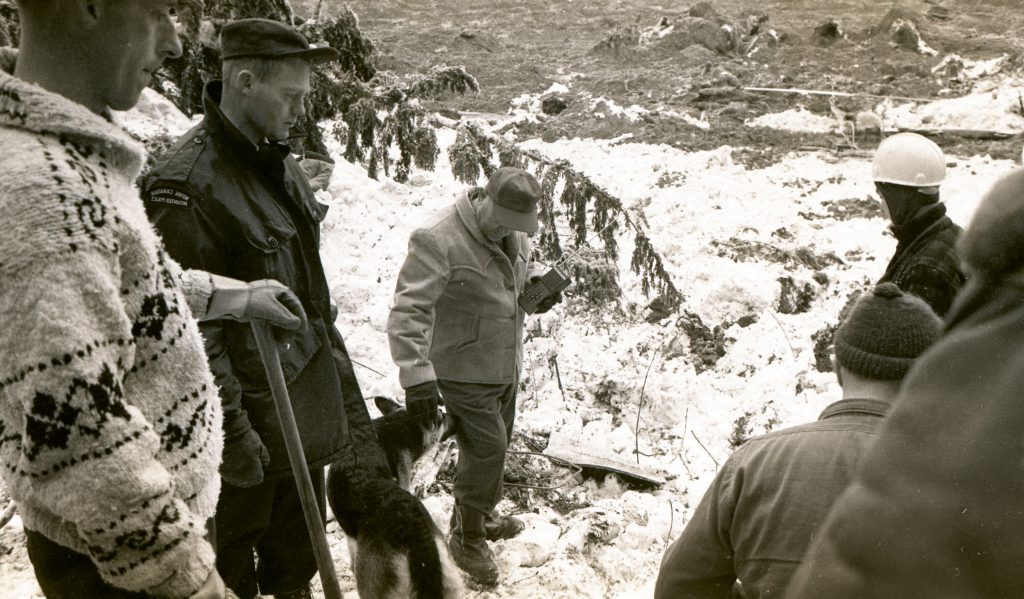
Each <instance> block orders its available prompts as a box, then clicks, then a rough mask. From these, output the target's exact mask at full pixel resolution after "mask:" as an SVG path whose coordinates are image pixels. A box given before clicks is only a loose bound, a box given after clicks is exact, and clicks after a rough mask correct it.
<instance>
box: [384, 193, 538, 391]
mask: <svg viewBox="0 0 1024 599" xmlns="http://www.w3.org/2000/svg"><path fill="white" fill-rule="evenodd" d="M484 193H485V192H484V190H482V189H479V188H477V189H473V190H472V191H470V192H469V193H467V194H466V195H463V196H461V197H460V198H459V199H458V200H457V201H456V202H455V204H454V205H452V206H449V207H448V208H445V209H444V210H442V211H440V212H438V213H437V214H435V215H434V216H433V217H432V218H431V219H430V220H429V221H428V222H427V223H426V224H424V225H423V226H422V227H420V228H419V229H416V230H415V231H414V232H413V234H412V236H411V237H410V239H409V253H408V254H407V256H406V259H405V263H404V264H403V265H402V269H401V271H400V272H399V274H398V284H397V285H396V288H395V300H394V306H393V307H392V309H391V314H390V316H389V317H388V341H389V342H390V344H391V355H392V357H393V358H394V360H395V363H396V364H397V365H398V368H399V375H398V376H399V381H400V382H401V384H402V387H406V388H408V387H410V386H412V385H417V384H420V383H424V382H427V381H432V380H436V379H438V378H440V379H445V380H450V381H458V382H466V383H513V382H515V381H516V380H517V379H516V377H517V375H518V374H519V370H520V368H521V365H522V360H523V356H522V353H523V319H524V317H525V313H524V312H523V310H522V309H521V308H520V307H519V304H518V303H517V299H518V297H519V294H520V292H522V290H523V287H524V285H525V283H526V281H527V277H528V276H533V275H534V274H539V272H537V271H538V270H539V268H540V267H539V266H536V265H533V264H530V262H529V259H530V251H531V250H530V238H529V237H528V236H527V235H526V233H522V232H519V231H515V232H513V233H512V234H510V235H509V236H508V237H506V238H505V239H504V240H503V244H502V245H499V244H497V243H494V242H492V241H490V240H488V239H487V238H486V237H484V234H483V232H481V230H480V226H479V224H477V218H476V210H475V209H474V207H473V204H472V201H471V200H472V199H473V198H477V197H482V196H483V194H484Z"/></svg>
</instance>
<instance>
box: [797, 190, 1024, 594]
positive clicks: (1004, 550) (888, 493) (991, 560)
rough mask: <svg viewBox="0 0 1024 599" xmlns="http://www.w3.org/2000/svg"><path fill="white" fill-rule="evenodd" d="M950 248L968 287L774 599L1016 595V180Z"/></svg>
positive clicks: (1021, 584)
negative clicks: (961, 262)
mask: <svg viewBox="0 0 1024 599" xmlns="http://www.w3.org/2000/svg"><path fill="white" fill-rule="evenodd" d="M958 250H959V253H960V255H961V256H963V258H964V261H965V264H966V267H967V273H968V279H967V284H966V285H965V286H964V288H963V289H962V290H961V291H960V293H959V294H958V295H957V297H956V300H955V301H954V303H953V306H952V308H951V310H950V312H949V313H948V314H947V315H946V326H945V331H944V333H943V336H942V338H941V339H940V340H939V341H938V342H937V343H935V344H934V345H933V346H932V347H931V348H930V349H929V351H928V353H927V355H926V356H924V357H923V358H921V359H920V360H918V362H917V364H915V366H914V368H913V369H912V371H911V372H910V374H909V375H908V376H907V377H906V378H905V379H904V383H903V386H902V387H901V389H900V393H899V397H898V399H897V402H896V404H895V408H894V409H893V413H892V415H891V416H890V417H889V419H888V420H887V422H886V424H885V426H884V427H883V428H882V430H881V431H880V432H879V434H878V439H877V441H876V442H875V444H874V446H873V447H872V449H871V451H870V452H869V453H868V455H866V456H865V458H864V461H863V466H862V469H861V471H860V472H859V473H858V475H857V478H856V479H855V481H854V483H853V484H852V485H850V487H849V488H848V490H847V491H846V492H845V493H844V494H843V496H841V497H840V498H839V499H838V500H837V501H836V504H835V507H834V508H833V510H832V513H831V514H830V515H829V517H828V519H827V521H826V522H825V523H824V524H823V525H822V527H821V530H820V532H819V534H818V536H817V538H816V540H815V543H814V544H813V545H812V546H811V547H810V548H809V549H808V552H807V560H806V561H805V562H804V564H803V565H802V566H801V567H800V569H799V570H798V572H797V573H796V575H795V576H794V578H793V582H792V586H791V588H790V589H789V591H788V592H787V593H786V595H785V596H786V597H793V598H799V599H804V598H809V597H821V598H823V599H824V598H828V599H854V598H857V599H861V598H868V599H871V598H878V599H882V598H888V597H962V598H967V597H971V598H973V597H979V598H980V597H1019V596H1021V589H1024V569H1022V568H1021V564H1024V543H1021V540H1022V539H1024V511H1022V510H1021V508H1020V505H1021V497H1024V467H1022V465H1024V444H1022V439H1024V401H1021V390H1022V389H1024V276H1022V273H1024V170H1016V171H1014V172H1011V173H1010V174H1008V175H1006V176H1005V177H1003V178H1002V179H1000V180H999V181H998V182H997V183H996V184H995V185H994V186H993V187H992V189H991V190H990V191H989V192H988V193H987V194H986V195H985V197H984V199H982V201H981V203H980V204H979V206H978V209H977V211H976V212H975V214H974V217H973V219H972V220H971V223H970V225H969V226H968V227H967V230H966V231H965V232H964V235H963V236H962V237H961V239H960V242H959V248H958ZM837 349H838V348H837ZM860 363H861V362H858V364H860Z"/></svg>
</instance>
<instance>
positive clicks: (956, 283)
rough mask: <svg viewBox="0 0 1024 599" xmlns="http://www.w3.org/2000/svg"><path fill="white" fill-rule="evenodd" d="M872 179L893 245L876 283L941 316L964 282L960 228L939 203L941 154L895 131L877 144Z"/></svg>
mask: <svg viewBox="0 0 1024 599" xmlns="http://www.w3.org/2000/svg"><path fill="white" fill-rule="evenodd" d="M872 178H873V179H874V181H875V189H877V190H878V194H879V195H880V196H881V199H882V207H883V210H884V211H885V213H886V215H887V216H888V217H889V220H891V221H892V227H891V229H892V232H893V235H895V236H896V239H897V241H898V244H897V246H896V252H895V254H893V257H892V259H891V260H890V261H889V266H887V267H886V269H885V274H884V275H882V278H881V279H879V281H878V282H879V283H883V282H886V281H891V282H893V283H895V284H896V285H898V286H899V287H900V289H902V290H903V291H905V292H907V293H912V294H914V295H916V296H918V297H920V298H921V299H923V300H924V301H925V302H927V303H928V305H930V306H931V307H932V309H933V310H935V313H936V314H938V315H939V316H944V315H945V314H946V311H947V310H949V306H950V304H952V303H953V296H955V295H956V292H957V291H958V290H959V289H960V287H961V286H962V285H963V283H964V280H965V279H964V274H963V270H962V269H961V266H960V258H959V256H958V255H957V252H956V241H957V239H959V237H960V234H961V233H963V229H961V228H960V227H959V226H958V225H957V224H956V223H954V222H953V221H952V220H950V219H949V217H948V216H946V206H945V204H943V203H942V202H941V201H940V200H939V186H940V185H941V184H942V181H943V180H944V179H945V178H946V158H945V156H943V154H942V150H941V149H940V148H939V146H937V145H935V142H933V141H931V140H930V139H928V138H926V137H924V136H921V135H918V134H916V133H898V134H896V135H893V136H892V137H889V138H887V139H885V140H884V141H883V142H882V143H881V144H879V146H878V150H877V151H876V152H875V159H874V164H873V166H872Z"/></svg>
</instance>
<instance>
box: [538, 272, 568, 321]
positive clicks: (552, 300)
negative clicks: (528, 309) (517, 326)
mask: <svg viewBox="0 0 1024 599" xmlns="http://www.w3.org/2000/svg"><path fill="white" fill-rule="evenodd" d="M539 281H540V277H530V283H538V282H539ZM561 302H562V292H561V291H559V292H557V293H555V294H554V295H552V296H551V297H548V298H546V299H545V300H544V301H542V302H541V303H539V304H537V310H536V311H534V314H543V313H545V312H547V311H548V310H550V309H551V308H554V307H555V304H558V303H561Z"/></svg>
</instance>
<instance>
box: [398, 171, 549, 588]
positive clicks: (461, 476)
mask: <svg viewBox="0 0 1024 599" xmlns="http://www.w3.org/2000/svg"><path fill="white" fill-rule="evenodd" d="M539 198H540V184H539V183H538V182H537V180H536V179H535V178H534V177H533V176H532V175H530V174H529V173H527V172H525V171H523V170H520V169H517V168H511V167H502V168H499V169H498V170H497V171H495V173H494V175H493V176H491V178H490V181H489V182H488V183H487V187H486V189H481V188H474V189H472V190H470V191H469V192H468V193H466V194H464V195H462V196H461V197H460V198H459V199H458V200H457V201H456V202H455V204H454V205H452V206H450V207H448V208H446V209H444V210H442V211H440V212H439V213H437V214H436V215H434V216H433V217H431V218H430V219H429V220H428V221H427V222H426V223H424V224H423V225H422V226H420V227H419V228H418V229H416V230H415V231H414V232H413V233H412V236H411V238H410V240H409V253H408V255H407V256H406V259H405V263H404V264H403V265H402V269H401V272H400V273H399V275H398V284H397V286H396V289H395V299H394V306H393V308H392V309H391V314H390V316H389V318H388V340H389V342H390V344H391V355H392V358H393V359H394V360H395V363H396V364H397V365H398V368H399V380H400V382H401V384H402V387H403V388H405V391H406V406H407V408H408V410H409V411H410V412H411V413H412V414H414V415H418V416H420V417H422V418H434V417H436V411H437V406H438V403H439V401H440V398H441V397H442V396H443V397H444V405H445V407H446V408H447V411H448V413H449V414H450V415H451V416H452V417H453V419H454V421H455V438H456V441H457V442H458V446H459V461H458V466H457V473H456V479H455V488H454V495H455V508H454V511H453V514H452V536H451V539H450V541H449V547H450V548H451V550H452V557H453V558H454V559H455V563H456V564H458V565H459V567H461V568H462V569H463V570H465V571H466V572H467V573H469V574H470V575H471V576H472V577H473V578H475V579H476V580H477V581H479V582H482V583H485V584H493V583H494V582H496V581H497V578H498V571H497V567H496V566H495V564H494V559H493V557H492V555H491V552H490V549H489V548H488V546H487V541H488V540H497V539H501V538H509V537H511V536H514V535H516V534H518V533H519V532H520V531H521V530H522V529H523V524H522V523H521V522H519V521H518V520H515V519H513V518H511V517H501V518H499V517H496V515H495V514H494V508H495V506H496V505H497V504H498V501H499V500H500V499H501V492H502V486H501V479H502V473H503V470H504V464H505V451H506V449H507V447H508V443H509V441H510V440H511V438H512V424H513V422H514V420H515V407H516V404H515V400H516V389H517V387H518V385H519V371H520V368H521V366H522V352H523V320H524V317H525V313H524V312H523V310H522V308H520V306H519V305H518V303H517V298H518V296H519V294H520V293H521V292H522V291H523V287H524V286H525V284H526V282H527V281H528V280H529V279H530V278H532V276H534V275H538V274H540V272H539V270H540V267H539V266H538V265H536V264H534V263H531V262H530V239H529V237H528V236H527V234H528V233H534V232H536V231H537V226H538V221H537V201H538V200H539ZM560 299H561V298H560V297H559V296H556V297H552V298H549V299H548V300H546V301H545V302H544V303H542V304H541V305H540V307H539V309H538V312H546V311H547V310H549V309H551V307H552V306H553V305H554V304H555V303H556V302H558V301H560Z"/></svg>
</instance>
